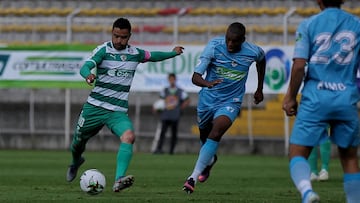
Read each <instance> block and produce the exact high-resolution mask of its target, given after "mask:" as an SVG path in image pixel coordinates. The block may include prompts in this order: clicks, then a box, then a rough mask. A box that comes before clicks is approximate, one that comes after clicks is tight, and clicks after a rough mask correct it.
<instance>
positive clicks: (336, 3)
mask: <svg viewBox="0 0 360 203" xmlns="http://www.w3.org/2000/svg"><path fill="white" fill-rule="evenodd" d="M322 2H323V4H324V6H325V7H339V8H340V6H341V4H343V3H344V0H322Z"/></svg>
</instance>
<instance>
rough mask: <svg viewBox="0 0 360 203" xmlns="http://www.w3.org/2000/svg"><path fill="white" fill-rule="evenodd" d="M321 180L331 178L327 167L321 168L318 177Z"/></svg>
mask: <svg viewBox="0 0 360 203" xmlns="http://www.w3.org/2000/svg"><path fill="white" fill-rule="evenodd" d="M318 180H319V181H327V180H329V173H328V172H327V171H326V170H325V169H321V171H320V173H319V177H318Z"/></svg>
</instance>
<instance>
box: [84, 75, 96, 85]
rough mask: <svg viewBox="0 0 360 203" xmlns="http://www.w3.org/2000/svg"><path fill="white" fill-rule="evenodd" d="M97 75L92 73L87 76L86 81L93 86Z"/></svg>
mask: <svg viewBox="0 0 360 203" xmlns="http://www.w3.org/2000/svg"><path fill="white" fill-rule="evenodd" d="M95 78H96V76H95V75H94V74H90V75H88V76H87V77H86V82H87V84H88V85H90V86H92V84H93V83H94V81H95Z"/></svg>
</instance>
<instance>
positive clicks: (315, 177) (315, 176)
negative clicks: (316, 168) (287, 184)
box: [310, 173, 319, 181]
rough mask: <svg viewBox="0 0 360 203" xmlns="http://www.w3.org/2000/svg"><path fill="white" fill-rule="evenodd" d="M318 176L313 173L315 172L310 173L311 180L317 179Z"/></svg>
mask: <svg viewBox="0 0 360 203" xmlns="http://www.w3.org/2000/svg"><path fill="white" fill-rule="evenodd" d="M318 178H319V177H318V176H317V175H316V174H315V173H311V175H310V180H311V181H315V180H318Z"/></svg>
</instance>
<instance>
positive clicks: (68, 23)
mask: <svg viewBox="0 0 360 203" xmlns="http://www.w3.org/2000/svg"><path fill="white" fill-rule="evenodd" d="M80 11H81V9H79V8H77V9H75V10H74V11H73V12H71V13H70V14H69V15H68V16H66V43H67V44H70V43H71V38H72V30H71V26H72V19H73V18H74V16H76V15H77V14H78V13H80Z"/></svg>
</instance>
